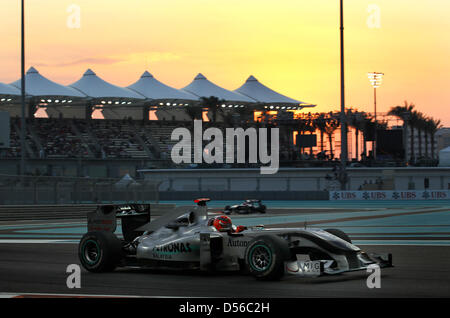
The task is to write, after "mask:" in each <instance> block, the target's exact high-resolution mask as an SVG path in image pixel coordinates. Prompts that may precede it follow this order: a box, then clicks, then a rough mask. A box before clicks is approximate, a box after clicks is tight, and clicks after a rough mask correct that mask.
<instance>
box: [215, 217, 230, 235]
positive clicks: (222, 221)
mask: <svg viewBox="0 0 450 318" xmlns="http://www.w3.org/2000/svg"><path fill="white" fill-rule="evenodd" d="M212 225H213V226H214V227H215V228H216V230H217V231H219V232H228V231H231V229H232V225H233V224H232V222H231V219H230V218H229V217H228V216H226V215H221V216H218V217H216V218H214V221H213V224H212Z"/></svg>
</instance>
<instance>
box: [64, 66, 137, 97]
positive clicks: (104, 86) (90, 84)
mask: <svg viewBox="0 0 450 318" xmlns="http://www.w3.org/2000/svg"><path fill="white" fill-rule="evenodd" d="M69 87H72V88H74V89H77V90H78V91H80V92H82V93H84V94H86V95H87V96H88V97H91V98H104V99H108V98H117V99H145V97H144V96H142V95H141V94H138V93H136V92H134V91H132V90H130V89H128V88H125V87H120V86H116V85H113V84H110V83H108V82H106V81H104V80H103V79H101V78H100V77H98V76H97V75H96V74H95V73H94V72H93V71H92V70H91V69H88V70H87V71H86V72H85V73H84V74H83V77H81V78H80V79H79V80H78V81H76V82H75V83H73V84H70V85H69Z"/></svg>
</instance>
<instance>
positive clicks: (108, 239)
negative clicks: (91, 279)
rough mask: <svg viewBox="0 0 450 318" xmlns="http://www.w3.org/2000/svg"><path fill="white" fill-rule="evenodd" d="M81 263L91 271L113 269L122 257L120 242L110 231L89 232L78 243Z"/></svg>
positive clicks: (97, 271)
mask: <svg viewBox="0 0 450 318" xmlns="http://www.w3.org/2000/svg"><path fill="white" fill-rule="evenodd" d="M78 257H79V259H80V262H81V265H82V266H83V267H84V268H85V269H86V270H88V271H90V272H93V273H101V272H110V271H113V270H114V269H115V268H116V267H117V265H118V264H119V262H120V260H121V259H122V257H123V251H122V243H121V241H120V240H119V239H118V238H117V236H116V235H114V233H111V232H89V233H86V234H85V235H83V237H82V238H81V240H80V244H79V245H78Z"/></svg>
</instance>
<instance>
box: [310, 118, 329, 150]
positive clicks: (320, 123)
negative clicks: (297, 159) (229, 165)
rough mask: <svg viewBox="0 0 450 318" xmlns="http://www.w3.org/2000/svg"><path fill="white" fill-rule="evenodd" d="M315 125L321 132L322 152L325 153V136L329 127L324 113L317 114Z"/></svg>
mask: <svg viewBox="0 0 450 318" xmlns="http://www.w3.org/2000/svg"><path fill="white" fill-rule="evenodd" d="M313 125H314V127H315V128H316V129H318V130H319V133H320V151H321V152H323V147H324V145H323V142H324V138H323V137H324V134H325V130H326V127H327V120H326V118H325V114H324V113H320V114H316V117H315V118H314V121H313Z"/></svg>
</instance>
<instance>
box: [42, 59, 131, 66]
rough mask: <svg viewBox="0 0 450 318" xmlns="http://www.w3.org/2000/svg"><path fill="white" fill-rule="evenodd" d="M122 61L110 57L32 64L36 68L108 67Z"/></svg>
mask: <svg viewBox="0 0 450 318" xmlns="http://www.w3.org/2000/svg"><path fill="white" fill-rule="evenodd" d="M123 61H124V60H123V59H120V58H111V57H104V58H96V57H92V58H84V59H79V60H74V61H67V62H61V63H34V65H36V66H38V67H39V66H44V67H62V66H73V65H83V64H89V65H98V64H102V65H108V64H115V63H119V62H123Z"/></svg>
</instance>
